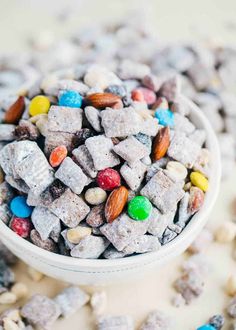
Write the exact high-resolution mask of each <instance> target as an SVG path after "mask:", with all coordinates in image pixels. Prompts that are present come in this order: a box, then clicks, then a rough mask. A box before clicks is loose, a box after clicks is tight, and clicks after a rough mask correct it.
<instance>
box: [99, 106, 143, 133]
mask: <svg viewBox="0 0 236 330" xmlns="http://www.w3.org/2000/svg"><path fill="white" fill-rule="evenodd" d="M101 117H102V126H103V128H104V131H105V134H106V136H107V137H124V136H130V135H134V134H138V133H139V132H140V130H141V127H142V118H141V117H140V116H139V115H138V114H137V113H136V111H135V110H134V109H133V108H132V107H129V108H124V109H119V111H114V109H107V110H104V111H102V112H101Z"/></svg>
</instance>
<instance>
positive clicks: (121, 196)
mask: <svg viewBox="0 0 236 330" xmlns="http://www.w3.org/2000/svg"><path fill="white" fill-rule="evenodd" d="M128 195H129V192H128V189H126V188H125V187H124V186H120V187H119V188H117V189H115V190H113V191H112V193H111V194H110V196H109V197H108V199H107V202H106V206H105V217H106V220H107V222H109V223H111V222H112V221H114V220H115V219H116V218H117V217H118V216H119V215H120V214H121V212H122V211H123V209H124V207H125V204H126V203H127V200H128Z"/></svg>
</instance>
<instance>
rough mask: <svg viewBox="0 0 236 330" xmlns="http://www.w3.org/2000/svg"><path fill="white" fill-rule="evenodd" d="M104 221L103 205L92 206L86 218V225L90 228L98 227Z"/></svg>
mask: <svg viewBox="0 0 236 330" xmlns="http://www.w3.org/2000/svg"><path fill="white" fill-rule="evenodd" d="M105 221H106V219H105V214H104V204H100V205H97V206H94V207H93V208H92V209H91V211H90V212H89V214H88V215H87V218H86V223H87V224H88V225H89V226H91V227H92V228H97V227H100V226H101V225H103V224H104V223H105Z"/></svg>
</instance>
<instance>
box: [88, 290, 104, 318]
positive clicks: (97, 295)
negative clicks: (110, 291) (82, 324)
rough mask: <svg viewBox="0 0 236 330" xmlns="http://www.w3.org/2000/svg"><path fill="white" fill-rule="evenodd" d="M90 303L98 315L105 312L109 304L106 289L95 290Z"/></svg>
mask: <svg viewBox="0 0 236 330" xmlns="http://www.w3.org/2000/svg"><path fill="white" fill-rule="evenodd" d="M90 304H91V307H92V309H93V312H94V314H95V315H96V316H99V315H101V314H103V313H104V311H105V309H106V306H107V295H106V292H105V291H98V292H94V293H93V294H92V296H91V299H90Z"/></svg>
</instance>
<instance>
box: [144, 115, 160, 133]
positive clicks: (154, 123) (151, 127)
mask: <svg viewBox="0 0 236 330" xmlns="http://www.w3.org/2000/svg"><path fill="white" fill-rule="evenodd" d="M158 130H159V125H158V120H157V118H147V119H145V120H144V121H143V123H142V125H141V129H140V133H143V134H146V135H149V136H156V135H157V133H158Z"/></svg>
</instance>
